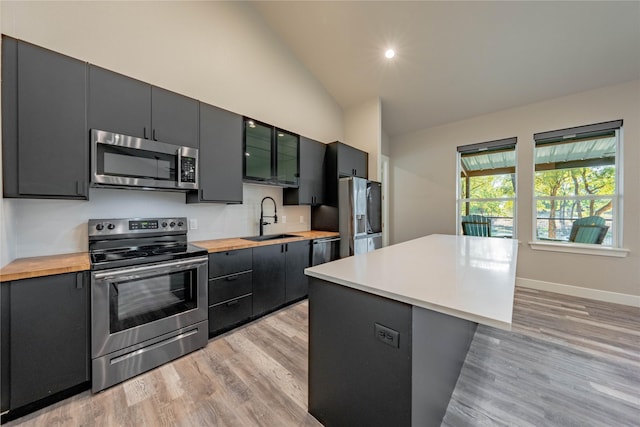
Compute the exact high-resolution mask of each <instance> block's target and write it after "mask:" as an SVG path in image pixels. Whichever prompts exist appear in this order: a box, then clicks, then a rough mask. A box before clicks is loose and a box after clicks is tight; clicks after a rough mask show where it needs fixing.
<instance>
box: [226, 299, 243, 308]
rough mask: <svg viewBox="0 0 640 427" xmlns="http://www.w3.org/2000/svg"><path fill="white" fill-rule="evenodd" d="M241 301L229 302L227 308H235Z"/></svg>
mask: <svg viewBox="0 0 640 427" xmlns="http://www.w3.org/2000/svg"><path fill="white" fill-rule="evenodd" d="M239 302H240V301H239V300H237V299H236V300H233V301H229V302H228V303H227V304H226V306H227V307H233V306H234V305H237V304H238V303H239Z"/></svg>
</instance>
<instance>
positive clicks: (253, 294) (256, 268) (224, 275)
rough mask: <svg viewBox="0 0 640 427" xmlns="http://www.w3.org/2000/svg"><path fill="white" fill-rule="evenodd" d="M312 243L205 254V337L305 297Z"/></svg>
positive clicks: (309, 241)
mask: <svg viewBox="0 0 640 427" xmlns="http://www.w3.org/2000/svg"><path fill="white" fill-rule="evenodd" d="M310 263H311V240H302V241H298V242H291V243H284V244H275V245H266V246H258V247H255V248H252V249H240V250H234V251H225V252H216V253H212V254H210V255H209V335H210V336H213V335H217V334H220V333H222V332H225V331H228V330H229V329H232V328H234V327H236V326H238V325H240V324H242V323H244V322H246V321H248V320H250V319H255V318H257V317H260V316H262V315H264V314H267V313H269V312H271V311H273V310H276V309H278V308H280V307H282V306H283V305H285V304H288V303H291V302H294V301H297V300H300V299H302V298H304V297H306V296H307V293H308V288H309V284H308V283H309V281H308V278H307V276H306V275H305V274H304V269H305V268H307V267H309V265H310Z"/></svg>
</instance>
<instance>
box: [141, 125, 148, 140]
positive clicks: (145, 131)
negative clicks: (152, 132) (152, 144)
mask: <svg viewBox="0 0 640 427" xmlns="http://www.w3.org/2000/svg"><path fill="white" fill-rule="evenodd" d="M142 136H143V138H144V139H147V127H146V126H145V127H143V128H142Z"/></svg>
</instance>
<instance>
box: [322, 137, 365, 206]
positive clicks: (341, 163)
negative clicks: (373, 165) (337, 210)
mask: <svg viewBox="0 0 640 427" xmlns="http://www.w3.org/2000/svg"><path fill="white" fill-rule="evenodd" d="M325 162H326V165H325V167H326V169H325V170H326V175H325V204H327V205H330V206H336V207H337V206H338V180H339V179H340V178H342V177H346V176H357V177H360V178H368V176H369V175H368V172H367V171H368V167H367V165H368V162H369V154H368V153H366V152H364V151H361V150H358V149H357V148H353V147H351V146H350V145H347V144H343V143H341V142H337V141H336V142H332V143H331V144H327V152H326V155H325Z"/></svg>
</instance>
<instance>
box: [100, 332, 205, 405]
mask: <svg viewBox="0 0 640 427" xmlns="http://www.w3.org/2000/svg"><path fill="white" fill-rule="evenodd" d="M206 345H207V322H206V321H204V322H199V323H196V324H194V325H191V326H187V327H185V328H181V329H178V330H176V331H173V332H171V333H168V334H164V335H161V336H159V337H157V338H154V339H152V340H148V341H145V342H143V343H140V344H137V345H134V346H131V347H128V348H125V349H122V350H119V351H116V352H113V353H110V354H107V355H105V356H102V357H98V358H95V359H93V361H92V365H93V379H92V388H91V391H93V392H94V393H96V392H98V391H100V390H104V389H105V388H107V387H111V386H112V385H114V384H117V383H119V382H122V381H124V380H126V379H128V378H131V377H133V376H134V375H138V374H141V373H143V372H146V371H148V370H150V369H153V368H156V367H158V366H160V365H162V364H164V363H166V362H169V361H171V360H174V359H177V358H178V357H180V356H183V355H185V354H187V353H190V352H192V351H195V350H197V349H199V348H202V347H205V346H206Z"/></svg>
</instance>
